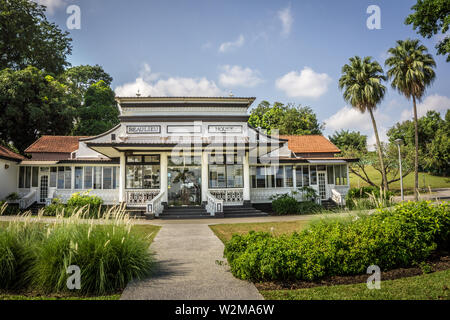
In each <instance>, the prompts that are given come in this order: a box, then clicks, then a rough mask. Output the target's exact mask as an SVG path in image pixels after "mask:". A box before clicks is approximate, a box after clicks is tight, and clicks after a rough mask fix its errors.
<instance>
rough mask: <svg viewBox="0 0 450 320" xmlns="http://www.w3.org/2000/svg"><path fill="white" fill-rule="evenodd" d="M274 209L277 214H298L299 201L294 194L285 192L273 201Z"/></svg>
mask: <svg viewBox="0 0 450 320" xmlns="http://www.w3.org/2000/svg"><path fill="white" fill-rule="evenodd" d="M272 209H273V211H274V212H275V213H276V214H277V215H280V216H281V215H287V214H297V212H298V201H297V200H296V199H295V198H293V197H292V196H290V195H288V194H285V195H284V196H280V197H278V199H275V200H273V201H272Z"/></svg>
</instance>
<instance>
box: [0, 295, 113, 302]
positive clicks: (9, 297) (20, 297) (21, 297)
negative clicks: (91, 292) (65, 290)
mask: <svg viewBox="0 0 450 320" xmlns="http://www.w3.org/2000/svg"><path fill="white" fill-rule="evenodd" d="M119 298H120V294H114V295H109V296H96V297H78V296H66V297H65V296H61V297H57V296H32V295H30V296H26V295H12V294H0V301H1V300H119Z"/></svg>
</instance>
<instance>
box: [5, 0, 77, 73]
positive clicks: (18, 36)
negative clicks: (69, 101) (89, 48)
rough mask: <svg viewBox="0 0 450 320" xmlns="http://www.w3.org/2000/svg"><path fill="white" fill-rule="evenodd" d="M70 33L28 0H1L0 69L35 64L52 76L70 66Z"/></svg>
mask: <svg viewBox="0 0 450 320" xmlns="http://www.w3.org/2000/svg"><path fill="white" fill-rule="evenodd" d="M68 35H69V33H68V32H63V31H61V30H60V29H59V28H58V26H56V24H54V23H50V22H49V21H48V20H47V18H46V16H45V7H44V6H41V5H38V4H36V3H35V2H33V1H29V0H2V1H0V53H1V54H0V69H5V68H11V69H14V70H19V69H23V68H25V67H27V66H28V65H32V66H34V67H36V68H38V69H41V70H45V71H46V72H48V73H51V74H53V75H57V74H60V73H62V72H63V71H64V68H65V67H66V66H68V65H69V62H67V56H68V55H70V54H71V52H72V46H71V41H72V39H71V38H69V37H68Z"/></svg>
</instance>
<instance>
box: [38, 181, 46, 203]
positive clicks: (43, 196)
mask: <svg viewBox="0 0 450 320" xmlns="http://www.w3.org/2000/svg"><path fill="white" fill-rule="evenodd" d="M47 198H48V175H45V176H41V187H40V191H39V199H40V202H41V203H45V200H46V199H47Z"/></svg>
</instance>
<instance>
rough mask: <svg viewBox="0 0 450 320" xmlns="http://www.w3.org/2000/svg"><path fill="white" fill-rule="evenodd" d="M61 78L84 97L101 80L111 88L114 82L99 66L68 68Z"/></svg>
mask: <svg viewBox="0 0 450 320" xmlns="http://www.w3.org/2000/svg"><path fill="white" fill-rule="evenodd" d="M61 78H62V79H63V80H64V81H67V82H68V83H69V84H71V85H72V86H73V87H74V89H75V91H76V92H77V93H78V94H79V95H81V96H84V94H85V93H86V91H87V89H88V88H89V87H90V86H92V85H93V84H95V83H97V82H99V81H100V80H102V81H103V82H104V83H105V84H106V85H108V86H111V83H112V81H113V78H112V77H111V76H110V75H109V74H108V73H106V72H105V70H103V68H102V67H101V66H99V65H98V64H96V65H95V66H90V65H81V66H75V67H71V68H68V69H67V70H65V71H64V74H63V75H61Z"/></svg>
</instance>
